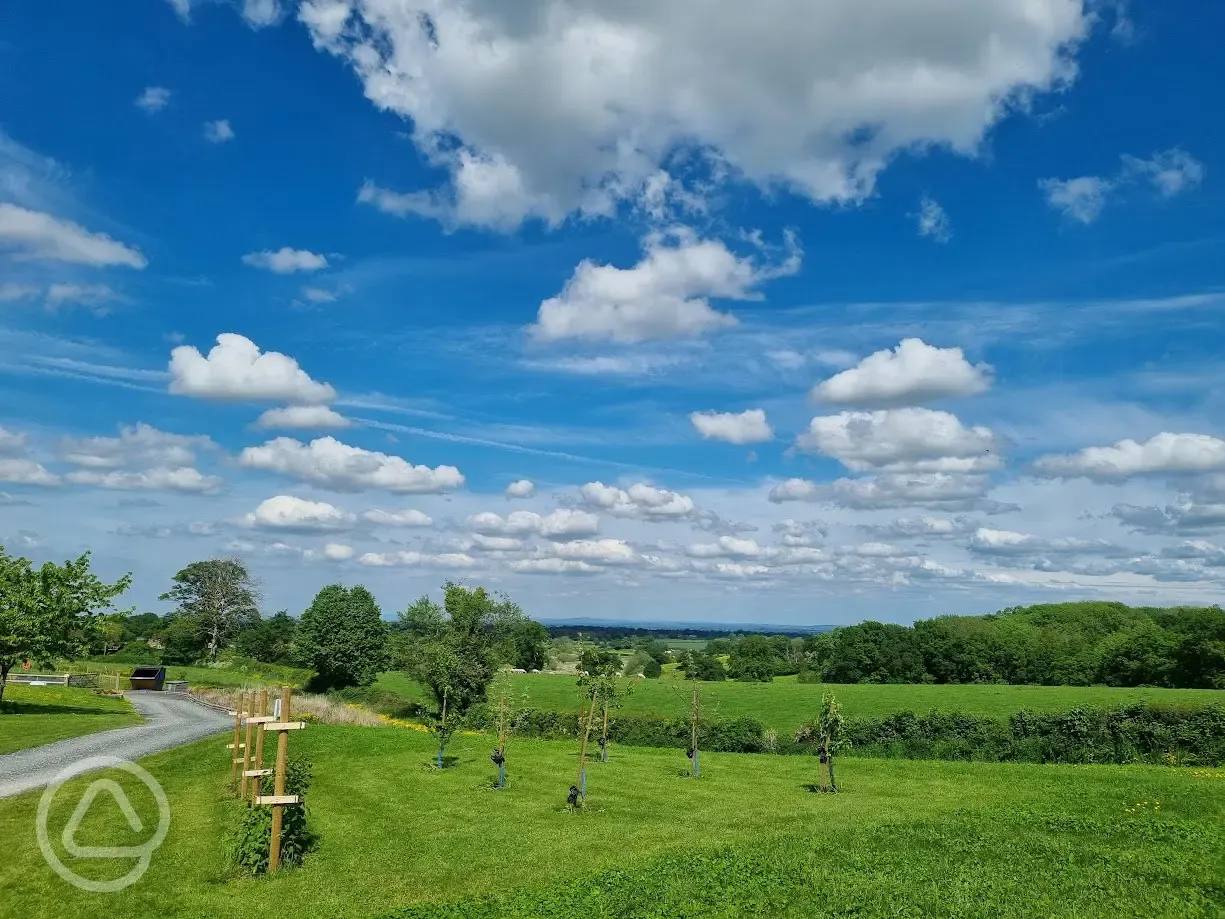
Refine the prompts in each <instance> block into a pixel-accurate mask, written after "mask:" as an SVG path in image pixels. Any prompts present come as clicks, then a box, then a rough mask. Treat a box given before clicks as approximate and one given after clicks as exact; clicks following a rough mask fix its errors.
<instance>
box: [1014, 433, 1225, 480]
mask: <svg viewBox="0 0 1225 919" xmlns="http://www.w3.org/2000/svg"><path fill="white" fill-rule="evenodd" d="M1034 469H1035V470H1036V471H1037V472H1038V473H1039V474H1041V475H1046V476H1061V477H1067V478H1072V477H1076V476H1083V477H1085V478H1087V479H1096V480H1098V481H1111V480H1118V479H1126V478H1130V477H1131V476H1138V475H1162V474H1164V475H1186V474H1194V473H1202V472H1220V471H1223V470H1225V440H1221V439H1220V438H1219V437H1212V436H1210V435H1208V434H1171V433H1169V432H1168V431H1163V432H1162V433H1160V434H1157V435H1155V436H1153V437H1150V438H1149V439H1148V440H1146V441H1144V442H1143V443H1139V442H1137V441H1134V440H1130V439H1128V440H1120V441H1119V442H1118V443H1116V444H1114V445H1113V446H1110V447H1086V448H1085V449H1083V450H1080V451H1078V452H1076V453H1072V454H1065V455H1051V456H1043V457H1040V458H1039V459H1038V460H1036V461H1035V462H1034Z"/></svg>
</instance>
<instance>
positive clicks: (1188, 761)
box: [780, 704, 1225, 766]
mask: <svg viewBox="0 0 1225 919" xmlns="http://www.w3.org/2000/svg"><path fill="white" fill-rule="evenodd" d="M845 733H846V738H847V740H848V741H849V742H850V743H852V744H853V745H854V747H855V754H856V756H860V757H884V758H900V759H958V760H985V761H989V762H1028V763H1097V764H1103V763H1111V764H1117V765H1126V764H1129V763H1149V764H1152V765H1163V764H1164V765H1211V766H1216V765H1220V764H1222V763H1225V708H1223V707H1220V706H1212V707H1209V708H1203V709H1182V708H1176V707H1166V706H1158V705H1143V704H1140V705H1129V706H1126V707H1123V708H1115V709H1111V708H1078V709H1073V710H1071V711H1065V712H1041V713H1039V712H1026V711H1021V712H1017V713H1015V714H1014V715H1012V717H1010V718H1008V719H1006V720H1001V719H996V718H983V717H977V716H974V715H967V714H962V713H956V712H953V713H938V712H931V713H930V714H927V715H916V714H914V713H913V712H899V713H897V714H895V715H890V716H888V717H886V718H881V719H874V720H868V719H850V720H848V721H847V722H846V725H845ZM820 736H821V734H820V726H819V724H811V725H803V726H801V727H800V728H799V729H798V730H797V731H796V735H795V743H796V744H797V745H798V746H799V747H800V748H802V749H806V750H809V751H812V750H814V749H815V747H816V746H817V745H818V744H819V742H820ZM780 752H784V753H792V752H798V751H797V750H796V749H795V748H794V747H791V746H785V747H783V748H780Z"/></svg>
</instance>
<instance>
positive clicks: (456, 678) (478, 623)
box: [400, 581, 526, 719]
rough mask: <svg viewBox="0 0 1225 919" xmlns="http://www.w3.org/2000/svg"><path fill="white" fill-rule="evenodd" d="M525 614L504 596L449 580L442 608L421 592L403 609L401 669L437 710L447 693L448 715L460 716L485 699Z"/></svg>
mask: <svg viewBox="0 0 1225 919" xmlns="http://www.w3.org/2000/svg"><path fill="white" fill-rule="evenodd" d="M444 611H445V616H444V615H443V614H444ZM525 619H526V617H525V616H524V615H523V611H522V610H521V609H520V608H519V606H518V604H516V603H514V602H513V601H511V600H510V599H509V598H507V597H504V596H499V597H496V598H495V597H493V596H491V595H490V594H489V593H488V592H487V591H486V590H485V588H483V587H476V588H468V587H464V586H463V585H461V584H456V583H453V582H450V581H448V582H447V584H446V586H445V588H444V600H443V608H442V609H439V607H438V606H437V604H435V603H433V602H432V601H431V600H430V599H429V598H428V597H422V598H421V599H419V600H418V601H417V602H416V603H415V604H413V605H412V606H411V607H409V608H408V609H407V610H405V611H404V613H402V614H401V617H400V620H401V630H402V634H403V635H404V636H405V638H404V644H403V645H402V651H401V654H402V660H403V663H404V667H405V670H406V672H407V673H408V674H409V675H410V676H411V677H413V678H414V679H416V680H419V681H420V682H421V683H422V685H424V686H425V687H426V689H427V690H428V691H429V693H430V695H431V697H432V699H433V702H434V711H435V712H437V713H439V714H441V711H442V705H443V699H444V697H445V698H446V700H447V711H448V713H449V717H450V718H453V719H459V718H462V717H463V715H464V714H465V713H466V712H467V711H468V709H469V708H471V707H472V706H473V705H476V704H478V703H481V702H484V701H485V699H486V694H487V692H488V690H489V685H490V683H492V682H493V678H494V674H495V673H496V672H497V669H498V666H499V665H500V664H501V663H502V662H503V660H504V659H505V656H504V655H505V653H506V649H507V647H508V646H513V644H514V642H513V638H514V636H515V635H516V634H517V633H518V632H519V631H520V630H521V629H522V628H523V623H524V621H525Z"/></svg>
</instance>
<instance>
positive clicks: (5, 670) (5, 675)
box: [0, 663, 12, 702]
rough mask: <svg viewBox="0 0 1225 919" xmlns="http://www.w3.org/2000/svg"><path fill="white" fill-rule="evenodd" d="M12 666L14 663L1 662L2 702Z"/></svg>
mask: <svg viewBox="0 0 1225 919" xmlns="http://www.w3.org/2000/svg"><path fill="white" fill-rule="evenodd" d="M11 666H12V664H5V663H0V702H3V701H4V687H5V686H7V685H8V681H9V668H10V667H11Z"/></svg>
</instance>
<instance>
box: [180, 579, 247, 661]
mask: <svg viewBox="0 0 1225 919" xmlns="http://www.w3.org/2000/svg"><path fill="white" fill-rule="evenodd" d="M171 580H172V581H173V582H174V586H173V587H171V588H170V590H168V591H167V592H166V593H164V594H162V595H161V597H160V599H162V600H171V601H173V602H174V603H176V604H177V605H178V608H177V610H176V611H175V613H176V616H180V617H183V618H184V620H185V622H186V625H184V626H181V627H180V630H181V633H182V634H181V638H180V640H179V642H178V645H179V646H180V647H183V646H186V645H187V644H188V643H187V641H186V636H187V629H188V628H189V627H191V626H194V627H195V628H196V629H197V630H198V632H199V635H200V640H201V645H202V647H203V648H204V649H205V650H207V651H208V655H209V657H212V658H216V657H217V655H218V653H219V652H220V651H221V650H222V649H223V648H225V647H228V646H229V644H230V642H231V640H232V639H233V637H234V635H235V633H237V632H238V631H239V630H240V629H242V628H243V627H244V626H247V625H249V624H250V623H252V622H254V621H256V620H258V619H259V588H258V587H257V585H256V584H255V581H254V579H253V578H252V577H251V573H250V572H249V571H248V570H247V566H246V565H244V564H243V563H242V561H241V560H239V559H237V558H213V559H208V560H207V561H202V562H192V563H191V564H190V565H188V566H187V567H186V568H184V569H183V570H182V571H180V572H178V573H177V574H176V575H175V576H174V577H173V578H172V579H171Z"/></svg>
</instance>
